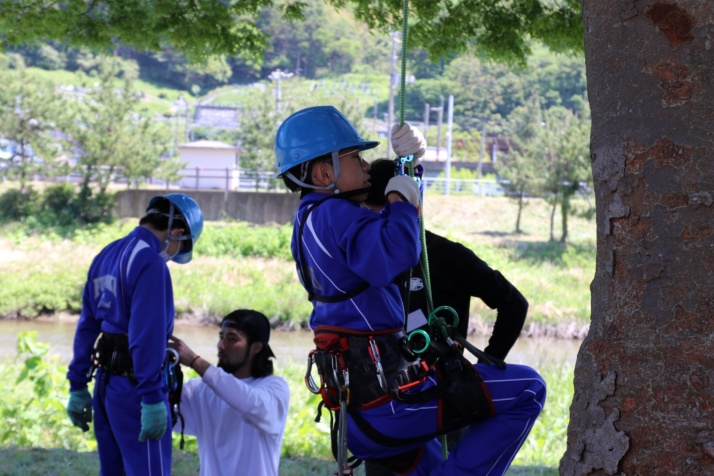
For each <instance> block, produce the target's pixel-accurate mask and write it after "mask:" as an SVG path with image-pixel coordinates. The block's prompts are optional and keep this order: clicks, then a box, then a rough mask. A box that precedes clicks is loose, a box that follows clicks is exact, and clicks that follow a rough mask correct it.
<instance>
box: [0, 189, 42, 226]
mask: <svg viewBox="0 0 714 476" xmlns="http://www.w3.org/2000/svg"><path fill="white" fill-rule="evenodd" d="M39 197H40V194H39V193H38V192H37V190H35V189H33V188H28V189H27V190H25V191H24V192H21V191H20V190H19V189H16V188H13V189H10V190H7V191H6V192H4V193H3V194H2V195H0V220H2V221H8V222H9V221H25V219H27V217H29V216H32V215H33V214H35V213H36V212H37V208H38V201H39Z"/></svg>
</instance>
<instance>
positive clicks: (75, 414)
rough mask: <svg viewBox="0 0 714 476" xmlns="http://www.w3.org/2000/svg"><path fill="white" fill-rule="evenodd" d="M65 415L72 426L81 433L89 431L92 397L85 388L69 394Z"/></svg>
mask: <svg viewBox="0 0 714 476" xmlns="http://www.w3.org/2000/svg"><path fill="white" fill-rule="evenodd" d="M67 415H68V416H69V419H70V420H71V421H72V424H73V425H74V426H76V427H78V428H81V429H82V431H89V423H91V422H92V396H91V395H90V394H89V390H87V389H86V388H84V389H82V390H74V391H71V392H69V402H67Z"/></svg>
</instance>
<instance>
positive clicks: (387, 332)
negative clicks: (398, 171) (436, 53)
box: [275, 106, 546, 476]
mask: <svg viewBox="0 0 714 476" xmlns="http://www.w3.org/2000/svg"><path fill="white" fill-rule="evenodd" d="M377 144H378V143H377V142H374V141H367V140H364V139H363V138H362V137H361V135H360V134H359V133H358V132H357V130H356V129H355V128H354V126H353V125H352V124H351V123H350V122H349V121H348V120H347V119H346V118H345V117H344V115H342V114H341V113H340V112H339V111H338V110H337V109H335V108H334V107H331V106H318V107H312V108H306V109H303V110H301V111H298V112H296V113H294V114H293V115H291V116H290V117H288V118H287V119H286V120H285V121H284V122H283V123H282V124H281V125H280V127H279V128H278V132H277V134H276V138H275V154H276V163H277V168H278V175H279V176H280V177H282V178H283V180H284V182H285V184H286V186H287V187H288V188H289V189H290V190H291V191H293V192H296V191H300V193H301V201H300V204H299V206H298V211H297V215H296V218H295V226H294V232H293V238H292V243H291V251H292V254H293V257H294V258H295V262H296V269H297V272H298V277H299V279H300V281H301V283H302V285H303V286H304V287H305V289H306V291H307V292H308V297H309V299H310V301H311V302H312V303H313V311H312V314H311V316H310V327H311V329H312V330H313V332H314V334H315V338H314V342H315V347H316V348H315V350H313V351H311V353H310V360H309V362H310V365H311V366H312V365H315V366H316V367H317V371H318V373H319V375H320V384H316V383H315V380H314V379H313V378H312V376H311V373H309V374H308V376H307V377H306V383H307V385H308V388H309V389H310V390H311V391H313V392H315V393H320V394H321V395H322V399H323V404H324V405H325V406H327V407H328V408H329V409H330V410H334V411H335V412H336V415H337V421H338V423H337V425H336V428H333V439H334V441H335V442H336V446H337V450H336V451H335V453H336V458H337V460H338V464H339V465H340V470H346V469H347V468H346V465H347V464H348V463H349V461H348V460H347V459H346V458H345V452H344V451H342V450H341V448H342V445H344V446H346V447H347V449H349V451H350V452H351V453H352V454H353V455H354V456H356V457H357V458H360V459H366V460H376V461H378V462H379V464H381V465H382V466H384V467H386V468H389V469H390V470H391V471H392V472H395V473H400V474H409V475H431V476H435V475H485V474H505V472H506V470H507V469H508V467H509V466H510V464H511V462H512V460H513V458H514V457H515V455H516V453H517V452H518V450H519V449H520V447H521V445H522V444H523V442H524V441H525V438H526V437H527V436H528V433H529V432H530V430H531V428H532V426H533V424H534V422H535V419H536V418H537V416H538V415H539V414H540V412H541V411H542V408H543V404H544V402H545V393H546V391H545V383H544V381H543V379H542V378H541V377H540V375H538V373H537V372H535V371H534V370H533V369H531V368H529V367H526V366H520V365H508V366H503V365H496V364H493V365H489V364H487V363H479V364H475V365H472V364H470V363H468V361H466V359H464V358H463V356H462V355H461V354H460V352H455V351H452V349H451V344H452V342H451V339H446V340H445V341H444V342H446V343H447V344H444V343H443V342H441V341H439V342H437V340H436V339H435V340H434V341H433V346H432V347H433V350H429V352H427V353H425V354H424V356H425V357H424V358H423V359H422V358H421V357H420V356H419V355H416V354H417V353H418V352H414V349H412V348H411V347H410V345H409V344H410V338H409V337H408V336H405V335H404V332H403V329H404V307H403V304H402V297H401V295H400V289H399V286H398V285H397V284H396V283H395V280H396V278H397V277H398V276H399V275H401V274H402V273H404V272H405V271H407V270H409V269H411V268H412V267H414V266H415V265H416V264H417V262H418V260H419V256H420V253H421V245H420V240H419V235H420V230H419V225H418V215H419V204H420V199H419V187H418V185H417V184H416V182H415V181H414V180H413V179H412V178H410V177H408V176H405V175H399V176H396V177H393V178H391V179H390V180H389V182H388V183H387V186H386V188H385V192H384V195H385V198H386V202H387V207H388V209H389V212H388V213H381V214H378V213H374V212H373V211H371V210H370V209H368V208H366V207H364V206H362V205H361V202H363V201H364V199H365V198H366V196H367V193H368V191H369V187H370V177H369V168H370V166H369V164H368V163H367V162H366V161H365V160H364V159H362V157H361V155H360V153H361V152H362V151H364V150H367V149H371V148H374V147H376V146H377ZM425 145H426V144H425V141H424V140H423V137H422V136H421V134H420V133H419V132H418V130H416V129H415V128H412V127H411V126H409V125H408V124H405V125H403V126H395V127H394V128H393V130H392V147H393V149H394V150H395V152H396V153H397V155H398V156H400V157H405V156H410V155H412V156H414V157H416V158H418V156H420V155H423V151H424V148H425ZM430 349H431V348H430ZM423 350H424V349H420V351H423ZM434 355H437V356H438V357H437V358H433V356H434ZM429 356H431V357H429ZM311 368H312V367H310V368H309V369H308V372H311ZM464 427H465V428H466V430H465V433H464V436H463V438H462V439H461V440H460V442H459V443H458V444H457V445H456V446H455V447H454V448H453V449H452V451H451V453H450V454H449V457H448V459H446V460H445V461H444V460H443V458H442V456H441V445H440V443H439V441H438V439H437V438H436V436H438V435H441V434H445V433H448V432H449V431H452V430H455V429H458V428H464Z"/></svg>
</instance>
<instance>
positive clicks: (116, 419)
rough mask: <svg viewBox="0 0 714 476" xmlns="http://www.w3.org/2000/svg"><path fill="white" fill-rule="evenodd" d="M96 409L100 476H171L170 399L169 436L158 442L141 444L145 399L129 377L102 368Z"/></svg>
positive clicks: (95, 396)
mask: <svg viewBox="0 0 714 476" xmlns="http://www.w3.org/2000/svg"><path fill="white" fill-rule="evenodd" d="M106 377H108V379H107V378H106ZM93 407H94V435H95V436H96V438H97V446H98V450H99V464H100V473H99V474H100V476H122V475H124V474H126V476H171V421H170V419H171V413H170V412H169V408H168V397H167V399H166V414H167V421H166V433H165V434H164V436H163V437H162V438H161V439H160V440H156V441H150V440H146V441H144V442H140V441H139V433H141V397H140V396H139V394H138V393H137V392H136V387H135V385H134V384H133V383H132V381H131V379H130V378H129V377H122V376H119V375H107V374H106V373H105V372H103V371H102V369H101V368H100V369H99V370H98V371H97V377H96V384H95V386H94V400H93Z"/></svg>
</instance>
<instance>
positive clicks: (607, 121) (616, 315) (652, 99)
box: [560, 0, 714, 476]
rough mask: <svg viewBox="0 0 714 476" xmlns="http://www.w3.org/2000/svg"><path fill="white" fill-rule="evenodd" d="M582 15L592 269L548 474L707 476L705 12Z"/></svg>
mask: <svg viewBox="0 0 714 476" xmlns="http://www.w3.org/2000/svg"><path fill="white" fill-rule="evenodd" d="M582 5H583V14H584V18H585V54H586V66H587V78H588V95H589V99H590V104H591V108H592V120H593V122H592V135H591V159H592V169H593V178H594V185H595V196H596V200H597V266H596V270H595V279H594V280H593V282H592V285H591V292H592V322H591V325H590V331H589V333H588V336H587V337H586V339H585V341H584V342H583V345H582V347H581V349H580V352H579V355H578V361H577V365H576V367H575V396H574V399H573V403H572V405H571V408H570V424H569V427H568V447H567V451H566V454H565V455H564V456H563V459H562V460H561V462H560V473H561V474H563V475H582V474H598V475H600V474H627V475H648V476H649V475H710V474H714V397H713V396H714V371H713V370H712V369H714V340H712V327H713V326H712V324H714V246H713V243H714V62H713V60H712V59H713V58H714V44H713V42H714V5H713V4H712V2H711V0H681V1H677V2H673V1H672V0H669V1H663V0H658V1H653V0H648V1H645V0H592V1H586V0H583V1H582Z"/></svg>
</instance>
